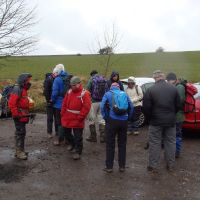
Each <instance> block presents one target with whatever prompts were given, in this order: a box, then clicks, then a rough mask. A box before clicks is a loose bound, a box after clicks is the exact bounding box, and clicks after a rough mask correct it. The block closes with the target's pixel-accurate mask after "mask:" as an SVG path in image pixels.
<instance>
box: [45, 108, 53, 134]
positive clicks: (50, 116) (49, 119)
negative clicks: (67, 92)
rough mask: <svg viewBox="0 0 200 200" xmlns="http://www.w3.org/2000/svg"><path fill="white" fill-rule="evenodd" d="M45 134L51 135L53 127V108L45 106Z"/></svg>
mask: <svg viewBox="0 0 200 200" xmlns="http://www.w3.org/2000/svg"><path fill="white" fill-rule="evenodd" d="M46 110H47V133H48V134H52V127H53V107H52V106H50V105H47V107H46Z"/></svg>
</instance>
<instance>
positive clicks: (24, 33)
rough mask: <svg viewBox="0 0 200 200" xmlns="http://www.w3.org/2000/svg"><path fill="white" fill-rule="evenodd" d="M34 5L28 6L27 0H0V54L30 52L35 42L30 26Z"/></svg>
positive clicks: (33, 23)
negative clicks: (32, 6)
mask: <svg viewBox="0 0 200 200" xmlns="http://www.w3.org/2000/svg"><path fill="white" fill-rule="evenodd" d="M35 12H36V7H34V8H30V9H29V7H28V1H27V0H0V56H1V57H2V56H10V55H24V54H27V53H30V52H31V51H32V50H33V48H34V46H35V45H36V43H37V39H36V36H35V35H34V34H33V33H32V32H31V28H32V27H33V26H34V25H35V24H36V23H37V21H36V20H35Z"/></svg>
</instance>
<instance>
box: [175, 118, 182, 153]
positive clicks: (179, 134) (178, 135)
mask: <svg viewBox="0 0 200 200" xmlns="http://www.w3.org/2000/svg"><path fill="white" fill-rule="evenodd" d="M182 124H183V123H182V122H177V123H176V155H177V156H179V154H180V152H181V149H182Z"/></svg>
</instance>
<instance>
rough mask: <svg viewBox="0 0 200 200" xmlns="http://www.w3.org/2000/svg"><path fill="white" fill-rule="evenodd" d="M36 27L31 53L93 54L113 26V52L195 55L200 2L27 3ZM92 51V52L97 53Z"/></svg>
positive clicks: (106, 0) (34, 0)
mask: <svg viewBox="0 0 200 200" xmlns="http://www.w3.org/2000/svg"><path fill="white" fill-rule="evenodd" d="M31 3H33V4H37V16H36V17H37V19H39V23H38V24H37V25H36V27H35V28H34V31H35V32H36V33H38V38H39V44H38V46H37V50H36V51H34V52H33V54H48V55H49V54H77V53H81V54H85V53H96V52H94V51H95V50H96V49H98V48H97V46H96V39H97V38H98V39H99V40H102V39H103V37H104V36H103V33H104V31H105V30H108V32H111V30H112V25H113V24H114V25H115V28H116V32H117V33H118V35H119V39H120V43H119V45H118V47H117V49H116V52H117V53H126V52H130V53H131V52H133V53H136V52H153V51H155V50H156V49H157V48H158V47H159V46H162V47H163V48H164V49H165V50H166V51H187V50H200V1H199V0H32V1H31ZM96 51H97V50H96Z"/></svg>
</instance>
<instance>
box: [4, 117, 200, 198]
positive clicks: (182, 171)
mask: <svg viewBox="0 0 200 200" xmlns="http://www.w3.org/2000/svg"><path fill="white" fill-rule="evenodd" d="M45 127H46V120H45V115H42V114H41V115H40V114H39V115H37V118H36V120H35V122H34V124H32V125H28V126H27V138H26V150H27V151H28V152H29V159H28V160H27V161H18V160H16V159H15V158H14V137H13V135H14V134H13V133H14V125H13V122H12V120H0V200H18V199H20V200H35V199H37V200H40V199H43V200H44V199H48V200H61V199H69V200H71V199H73V200H79V199H81V200H93V199H96V200H140V199H141V200H143V199H144V200H151V199H152V200H157V199H158V200H161V199H164V200H168V199H170V200H176V199H177V200H179V199H181V200H182V199H186V200H190V199H191V200H197V199H200V190H199V187H200V173H199V166H200V134H199V133H196V135H195V134H192V135H191V134H190V133H188V134H187V135H186V137H184V153H183V154H182V157H181V158H180V159H178V160H177V162H176V171H175V173H174V174H169V173H168V172H167V170H166V169H165V162H164V158H163V153H162V155H161V168H160V174H159V175H151V174H149V173H147V171H146V166H147V156H148V151H146V150H144V146H145V143H146V140H147V127H144V128H142V129H141V134H140V135H139V136H133V135H131V136H128V144H127V168H126V172H125V173H120V172H119V171H118V167H117V154H116V160H115V166H114V172H113V173H111V174H105V172H103V171H102V169H103V167H104V160H105V144H100V143H99V141H98V143H88V142H86V141H85V139H84V150H83V155H82V158H81V160H79V161H74V160H72V155H71V154H70V153H69V152H67V149H66V145H62V146H60V147H55V146H53V145H52V141H53V140H52V139H51V140H50V139H48V138H47V137H46V128H45ZM87 134H88V129H86V130H85V133H84V137H85V136H86V135H87ZM197 134H199V136H197Z"/></svg>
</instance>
